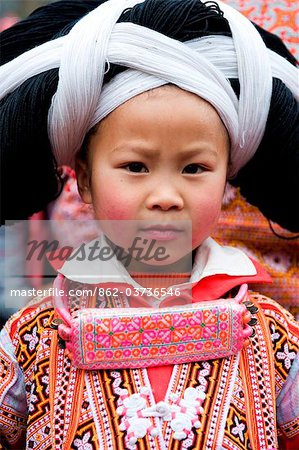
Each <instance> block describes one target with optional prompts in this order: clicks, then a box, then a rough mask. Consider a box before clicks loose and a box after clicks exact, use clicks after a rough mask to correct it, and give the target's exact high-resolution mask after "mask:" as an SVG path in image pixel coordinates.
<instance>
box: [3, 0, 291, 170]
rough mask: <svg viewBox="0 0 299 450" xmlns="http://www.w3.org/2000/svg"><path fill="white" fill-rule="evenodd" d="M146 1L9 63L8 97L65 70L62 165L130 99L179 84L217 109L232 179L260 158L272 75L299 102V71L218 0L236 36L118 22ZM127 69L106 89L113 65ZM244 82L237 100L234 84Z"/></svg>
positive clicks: (121, 2)
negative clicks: (181, 37) (185, 33)
mask: <svg viewBox="0 0 299 450" xmlns="http://www.w3.org/2000/svg"><path fill="white" fill-rule="evenodd" d="M137 3H142V1H138V0H109V1H107V2H106V3H103V4H101V5H100V6H98V7H97V8H96V9H94V10H93V11H91V12H90V13H89V14H87V15H86V16H84V17H83V18H82V19H81V20H79V21H78V22H77V23H76V25H75V26H74V27H73V28H72V30H71V31H70V33H69V34H68V35H66V36H64V37H60V38H58V39H55V40H52V41H49V42H47V43H45V44H42V45H40V46H38V47H36V48H34V49H32V50H29V51H28V52H26V53H24V54H22V55H21V56H19V57H17V58H16V59H14V60H12V61H11V62H9V63H7V64H5V65H4V66H2V68H1V71H0V76H1V85H2V88H1V96H2V97H4V96H5V95H6V94H7V93H9V92H11V91H13V90H14V89H15V88H16V87H17V86H19V85H20V84H22V83H23V82H24V81H25V80H26V79H28V78H29V77H31V76H33V75H36V74H38V73H41V72H44V71H47V70H49V69H53V68H57V67H59V83H58V88H57V92H56V94H55V95H54V97H53V99H52V104H51V107H50V110H49V115H48V133H49V137H50V141H51V145H52V150H53V153H54V155H55V157H56V160H57V162H58V164H69V165H73V163H74V158H75V155H76V153H77V152H78V150H79V149H80V148H81V146H82V143H83V140H84V137H85V136H86V134H87V132H88V131H89V130H90V129H91V128H92V127H93V126H94V125H96V124H97V123H98V122H99V121H100V120H101V119H103V118H104V117H105V116H107V115H108V114H109V113H110V112H112V111H113V110H114V109H115V108H117V107H118V106H119V105H121V104H122V103H124V102H125V101H127V100H128V99H130V98H132V97H134V96H136V95H137V94H140V93H141V92H144V91H146V90H149V89H152V88H155V87H158V86H162V85H164V84H167V83H172V84H175V85H177V86H179V87H180V88H182V89H185V90H187V91H190V92H193V93H195V94H197V95H199V96H200V97H202V98H203V99H205V100H207V101H208V102H209V103H211V104H212V105H213V106H214V107H215V109H216V110H217V111H218V113H219V115H220V117H221V119H222V121H223V123H224V125H225V126H226V128H227V131H228V133H229V136H230V141H231V167H230V174H229V175H230V176H233V175H235V174H236V173H237V172H238V170H239V169H240V168H241V167H243V166H244V165H245V164H246V163H247V162H248V161H249V160H250V159H251V158H252V157H253V155H254V154H255V152H256V150H257V148H258V146H259V144H260V142H261V140H262V137H263V134H264V131H265V127H266V121H267V117H268V112H269V106H270V100H271V93H272V76H275V77H277V78H280V79H281V80H282V81H283V82H284V83H285V84H286V85H287V86H288V87H289V89H291V91H292V92H293V94H294V95H295V96H297V97H298V92H297V69H296V68H295V67H294V66H292V65H291V64H290V63H289V62H287V61H286V60H285V59H284V58H282V57H280V56H279V55H277V54H276V53H274V52H272V51H271V50H268V49H267V48H266V46H265V44H264V42H263V40H262V38H261V37H260V35H259V33H258V32H257V30H256V29H255V27H254V26H253V25H252V24H251V22H250V21H249V20H247V19H246V18H245V17H244V16H242V15H241V14H240V13H238V12H237V11H236V10H234V9H233V8H231V7H229V6H228V5H226V4H224V3H222V2H221V1H218V0H217V2H216V3H218V4H219V6H220V7H221V9H222V11H223V12H224V16H225V18H226V19H227V20H228V22H229V25H230V28H231V31H232V38H230V37H226V36H216V35H215V36H209V37H202V38H197V39H194V40H191V41H187V42H185V43H181V42H179V41H176V40H174V39H171V38H169V37H166V36H164V35H163V34H161V33H158V32H156V31H153V30H151V29H148V28H145V27H142V26H139V25H135V24H133V23H116V22H117V20H118V18H119V17H120V15H121V13H122V12H123V11H124V10H125V9H126V8H129V7H132V6H134V5H136V4H137ZM110 63H115V64H119V65H122V66H125V67H128V68H129V70H127V71H126V72H124V73H121V74H119V75H116V76H115V77H114V78H113V79H112V80H111V81H110V82H109V83H107V84H106V85H105V86H104V87H103V79H104V74H105V68H106V65H107V64H108V65H109V64H110ZM229 78H238V79H239V82H240V96H239V99H238V98H237V96H236V94H235V92H234V91H233V89H232V87H231V85H230V83H229V81H228V79H229Z"/></svg>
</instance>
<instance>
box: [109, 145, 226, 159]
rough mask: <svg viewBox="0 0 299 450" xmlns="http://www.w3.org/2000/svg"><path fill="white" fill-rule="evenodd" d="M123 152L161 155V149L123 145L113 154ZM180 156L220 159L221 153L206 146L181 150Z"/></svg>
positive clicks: (115, 149)
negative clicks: (207, 156) (206, 156)
mask: <svg viewBox="0 0 299 450" xmlns="http://www.w3.org/2000/svg"><path fill="white" fill-rule="evenodd" d="M123 151H131V152H134V153H139V154H142V155H148V156H158V155H159V153H160V150H159V149H156V148H150V147H144V146H143V145H142V144H139V145H138V144H137V145H136V144H121V145H118V146H116V147H115V148H114V149H113V150H112V152H113V153H114V152H123ZM177 153H179V156H180V157H181V158H182V159H185V158H186V159H187V158H192V157H194V156H199V155H203V154H207V155H209V156H213V157H214V158H218V157H219V154H220V152H219V151H216V150H215V149H214V148H209V146H208V145H204V146H203V147H202V148H201V147H199V146H198V147H196V148H190V149H185V150H184V149H181V150H179V152H177Z"/></svg>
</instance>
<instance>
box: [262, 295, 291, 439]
mask: <svg viewBox="0 0 299 450" xmlns="http://www.w3.org/2000/svg"><path fill="white" fill-rule="evenodd" d="M261 306H262V308H263V309H264V312H265V314H266V317H267V319H268V322H269V328H270V332H271V340H272V343H273V350H274V364H275V380H276V408H277V425H278V428H279V431H280V433H281V435H282V436H284V437H285V438H289V439H293V438H294V437H295V436H299V323H298V322H296V321H295V320H294V318H293V316H292V315H291V314H290V313H289V312H288V311H286V310H285V309H284V308H283V307H281V306H280V305H278V304H277V303H276V302H273V301H272V300H269V299H267V298H264V297H263V298H262V301H261Z"/></svg>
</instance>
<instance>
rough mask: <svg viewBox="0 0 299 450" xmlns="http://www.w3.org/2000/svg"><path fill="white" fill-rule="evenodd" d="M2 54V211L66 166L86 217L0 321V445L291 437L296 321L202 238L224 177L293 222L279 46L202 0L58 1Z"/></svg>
mask: <svg viewBox="0 0 299 450" xmlns="http://www.w3.org/2000/svg"><path fill="white" fill-rule="evenodd" d="M81 17H83V18H81ZM78 19H80V20H78ZM261 36H262V38H261ZM16 42H17V46H16ZM264 42H265V43H266V45H265V43H264ZM270 49H271V50H270ZM280 54H281V55H282V57H281V56H280ZM3 58H4V62H5V63H6V64H5V65H4V66H3V68H2V69H1V80H2V92H3V99H2V101H1V108H2V110H3V115H2V120H3V124H2V125H3V126H2V127H1V130H2V133H3V134H4V136H3V138H2V140H1V142H3V160H4V164H3V166H5V171H4V173H3V174H2V180H3V189H2V194H1V195H2V212H3V218H4V220H5V219H24V218H26V217H28V216H29V215H31V214H32V213H33V212H35V211H37V210H39V209H42V208H43V207H45V205H46V204H47V202H48V201H50V200H52V199H53V198H55V196H57V195H58V193H59V191H60V179H59V175H58V171H57V166H60V165H62V164H69V165H71V166H73V167H74V166H75V167H76V172H77V177H78V187H79V191H80V194H81V196H82V199H83V200H84V201H85V202H86V203H88V204H92V205H93V209H94V212H95V218H96V219H98V220H99V221H100V222H101V226H102V229H103V232H104V233H103V235H101V237H99V238H98V239H97V241H96V242H93V243H92V244H90V243H89V244H86V246H85V247H84V251H83V249H81V250H80V253H79V252H78V251H77V253H76V254H77V255H79V256H80V258H77V259H76V258H70V259H69V260H67V261H66V262H64V263H63V264H62V266H61V267H60V268H59V273H58V276H57V278H56V280H55V282H54V287H53V289H52V293H53V295H49V296H47V297H45V298H36V299H35V300H33V301H31V302H30V303H29V305H28V307H26V308H25V309H23V310H21V311H20V312H19V313H17V314H16V315H14V316H13V317H12V318H11V319H10V320H9V321H8V323H7V324H6V326H5V327H4V329H3V330H2V331H1V371H0V373H1V386H0V408H1V409H0V427H1V428H0V435H1V439H2V445H3V448H9V449H22V448H26V449H31V448H34V449H54V448H55V449H59V450H60V449H64V450H67V449H81V450H83V449H84V450H92V449H117V450H121V449H135V448H136V449H155V450H158V449H159V450H162V449H165V450H166V449H254V450H258V449H264V450H270V449H272V450H273V449H278V448H287V449H295V448H298V444H299V440H298V439H299V438H298V436H299V407H298V394H299V393H298V386H299V383H298V363H299V361H298V345H299V330H298V324H296V322H295V321H294V319H293V318H292V317H291V316H290V315H289V314H288V313H287V312H286V311H285V310H284V309H283V308H281V307H280V306H279V305H278V304H277V303H275V302H274V301H272V300H270V299H268V298H265V297H263V296H261V295H259V294H253V293H251V292H248V290H247V285H246V283H251V282H254V283H256V282H267V281H269V279H268V278H269V277H268V276H267V274H266V273H265V272H264V271H263V269H262V268H261V267H259V266H258V264H257V263H255V262H254V261H252V260H250V259H249V258H248V257H247V256H246V255H245V254H243V253H242V252H241V251H239V250H237V249H232V248H229V247H223V248H222V247H220V246H219V245H218V244H217V243H216V242H215V241H213V240H212V239H211V238H209V236H210V234H211V233H212V231H213V230H214V228H215V226H216V224H217V219H218V217H219V213H220V208H221V200H222V195H223V191H224V186H225V183H226V180H227V178H232V182H233V183H234V184H236V185H239V186H240V188H241V191H242V192H243V193H244V194H245V195H246V196H247V198H248V199H249V201H251V202H252V203H254V204H256V205H258V206H259V208H260V209H261V211H262V212H263V213H264V214H265V215H266V216H267V217H268V218H269V219H271V220H274V221H276V222H278V223H279V224H280V225H281V226H284V227H286V228H288V229H289V230H291V231H298V229H299V224H298V210H297V208H296V207H295V205H296V204H298V198H296V197H298V186H297V183H298V177H297V171H298V165H296V155H295V149H296V151H297V149H298V145H296V142H295V139H296V131H295V130H296V120H297V114H298V112H297V109H296V100H295V95H296V94H297V93H296V69H295V68H294V66H292V64H291V63H292V62H293V60H292V57H291V56H290V55H289V54H288V52H287V51H286V49H285V48H284V46H283V45H282V44H281V43H280V41H278V40H277V39H275V38H274V37H273V36H272V35H270V34H269V33H266V32H264V31H263V30H261V29H258V30H257V29H256V28H255V27H254V26H253V25H252V24H251V23H250V22H248V21H247V20H246V19H245V18H244V17H242V16H241V15H240V14H239V13H237V12H236V11H234V10H233V9H231V8H229V7H227V6H226V5H225V4H222V3H221V2H219V1H217V2H209V3H207V4H203V3H201V2H200V1H198V0H196V1H193V0H155V1H153V0H146V1H145V2H141V3H138V2H136V1H121V0H110V1H107V2H101V1H91V0H89V1H84V2H80V1H78V2H76V1H73V0H72V1H63V2H58V3H54V4H51V5H49V6H46V7H44V8H41V9H40V10H38V11H37V12H36V13H34V14H32V15H31V16H30V17H29V18H28V19H26V20H24V21H23V22H20V23H19V24H17V25H16V26H15V27H13V28H12V29H10V30H8V31H7V32H5V34H4V35H3ZM14 58H15V59H14ZM285 58H286V59H285ZM287 59H288V60H289V62H288V61H287ZM58 68H59V70H58ZM125 68H126V70H125ZM297 144H298V143H297ZM16 163H17V164H18V165H16ZM12 171H13V172H14V180H17V183H18V186H20V189H17V190H16V195H15V197H13V195H14V194H12V191H11V190H10V189H9V187H10V186H11V182H12V177H11V173H12ZM8 174H9V176H8ZM8 193H9V194H10V196H9V197H8ZM296 200H297V203H296ZM290 206H291V207H290ZM190 224H191V225H192V233H191V234H190V232H189V229H190V227H189V225H190ZM136 239H139V241H136ZM140 240H141V241H140ZM137 242H142V243H143V245H144V247H145V248H143V249H142V248H141V250H144V249H145V250H147V251H148V250H149V245H151V244H153V246H152V247H151V250H153V254H154V256H153V257H152V260H151V261H150V262H148V261H145V257H144V254H143V259H142V258H141V257H140V255H141V253H138V252H137V246H136V243H137ZM104 246H106V247H105V248H106V250H107V249H108V253H109V251H110V253H109V258H108V257H107V258H103V257H102V258H97V259H95V258H94V252H93V257H91V255H90V253H89V257H86V254H87V253H86V252H87V250H88V249H89V251H90V250H91V249H92V250H95V249H97V250H98V251H100V250H103V248H104ZM109 249H110V250H109ZM119 249H121V250H125V253H121V257H119V253H117V250H119ZM138 249H139V250H140V248H139V247H138ZM141 250H140V251H141ZM83 254H84V255H85V257H82V255H83ZM124 254H125V255H126V258H125V259H124V258H123V255H124ZM104 255H106V256H107V253H105V252H104V251H103V252H102V256H104ZM189 261H191V265H192V267H191V268H190V267H189V264H188V263H189ZM104 263H105V264H104ZM106 263H107V264H106ZM107 267H108V269H107ZM83 288H95V289H94V290H93V291H92V293H90V291H87V290H85V291H84V289H83ZM86 292H89V293H88V294H86ZM278 300H279V299H278Z"/></svg>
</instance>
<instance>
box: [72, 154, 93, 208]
mask: <svg viewBox="0 0 299 450" xmlns="http://www.w3.org/2000/svg"><path fill="white" fill-rule="evenodd" d="M75 171H76V175H77V186H78V191H79V194H80V196H81V198H82V200H83V202H84V203H88V204H90V203H92V196H91V191H90V173H89V169H88V165H87V163H86V162H85V161H82V160H81V159H79V158H77V160H76V167H75Z"/></svg>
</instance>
